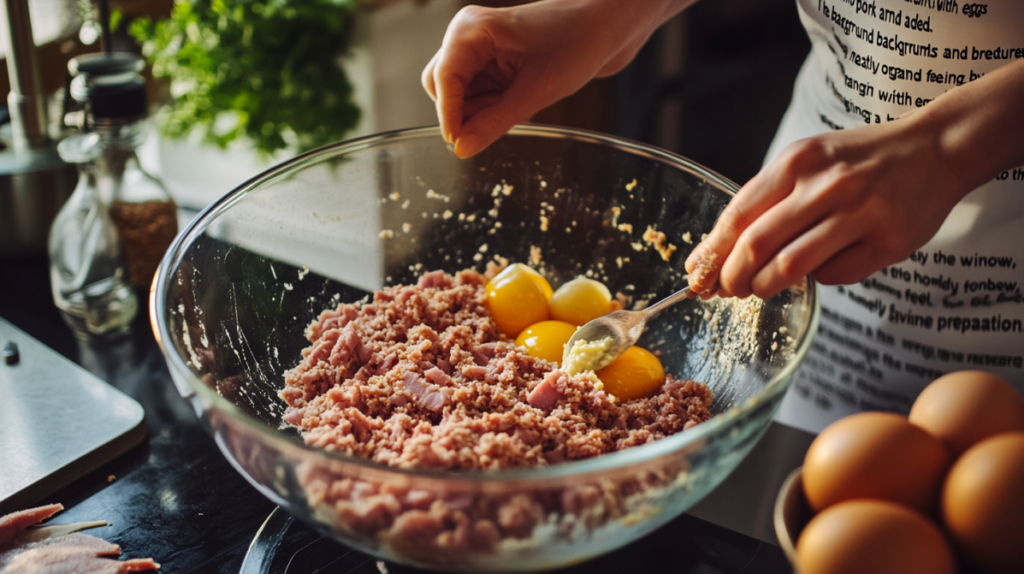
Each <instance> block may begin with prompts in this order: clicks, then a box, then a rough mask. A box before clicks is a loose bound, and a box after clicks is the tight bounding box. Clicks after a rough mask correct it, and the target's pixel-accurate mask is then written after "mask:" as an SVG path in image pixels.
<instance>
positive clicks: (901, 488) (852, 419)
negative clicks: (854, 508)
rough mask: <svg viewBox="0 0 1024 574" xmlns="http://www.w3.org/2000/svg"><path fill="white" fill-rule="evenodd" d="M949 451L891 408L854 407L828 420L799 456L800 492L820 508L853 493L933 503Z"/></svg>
mask: <svg viewBox="0 0 1024 574" xmlns="http://www.w3.org/2000/svg"><path fill="white" fill-rule="evenodd" d="M949 463H950V459H949V454H948V453H947V452H946V447H944V446H942V443H941V442H939V440H938V439H937V438H935V437H933V436H932V435H930V434H928V433H927V432H926V431H924V430H922V429H920V428H918V427H916V426H914V425H912V424H910V423H909V422H908V421H907V419H906V418H904V417H902V416H900V415H896V414H892V413H876V412H871V413H859V414H855V415H851V416H848V417H846V418H843V419H840V420H838V421H836V422H834V423H832V424H831V425H829V426H828V428H826V429H825V430H824V431H822V433H821V434H820V435H818V437H817V438H816V439H814V442H813V443H811V448H810V449H808V451H807V456H806V457H805V458H804V472H803V481H804V493H805V495H806V496H807V501H808V502H809V503H810V504H811V508H813V509H814V510H815V511H820V510H823V509H825V508H827V507H828V506H830V505H832V504H836V503H837V502H842V501H844V500H851V499H854V498H879V499H883V500H891V501H893V502H899V503H901V504H906V505H907V506H911V507H913V508H916V509H918V510H920V511H922V512H925V513H929V512H932V511H933V510H935V509H936V506H937V503H938V497H939V490H940V488H941V487H942V478H943V475H944V474H945V472H946V469H947V468H949Z"/></svg>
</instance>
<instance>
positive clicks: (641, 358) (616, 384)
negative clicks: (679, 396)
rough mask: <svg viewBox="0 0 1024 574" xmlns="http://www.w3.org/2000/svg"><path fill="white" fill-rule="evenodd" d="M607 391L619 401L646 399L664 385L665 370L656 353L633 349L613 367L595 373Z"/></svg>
mask: <svg viewBox="0 0 1024 574" xmlns="http://www.w3.org/2000/svg"><path fill="white" fill-rule="evenodd" d="M595 374H596V375H597V378H599V379H601V382H602V383H603V384H604V390H605V391H607V392H608V393H611V394H612V395H614V396H615V398H617V399H619V400H620V401H631V400H633V399H639V398H642V397H646V396H648V395H650V394H651V393H652V392H654V391H655V390H656V389H657V388H658V387H660V386H661V384H662V383H663V382H664V381H665V368H664V367H662V366H661V361H659V360H658V357H655V356H654V354H653V353H651V352H650V351H648V350H646V349H641V348H640V347H636V346H633V347H630V348H628V349H626V352H625V353H622V355H620V356H619V358H618V359H615V360H614V361H612V364H610V365H608V366H607V367H605V368H603V369H599V370H598V371H596V373H595Z"/></svg>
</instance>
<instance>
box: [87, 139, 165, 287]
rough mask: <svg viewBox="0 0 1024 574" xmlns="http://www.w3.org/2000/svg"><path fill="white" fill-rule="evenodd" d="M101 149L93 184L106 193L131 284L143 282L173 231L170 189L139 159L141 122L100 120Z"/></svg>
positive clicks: (145, 283) (146, 281)
mask: <svg viewBox="0 0 1024 574" xmlns="http://www.w3.org/2000/svg"><path fill="white" fill-rule="evenodd" d="M94 133H97V134H99V136H100V138H101V142H102V147H103V154H102V155H101V156H100V157H99V159H98V161H97V164H98V168H99V169H98V184H99V187H100V190H101V192H102V193H103V197H105V198H109V201H110V204H109V210H110V218H111V220H112V221H113V222H114V226H115V227H116V228H117V233H118V235H119V236H120V238H121V245H122V246H123V249H124V254H125V263H126V265H127V268H128V278H129V280H130V281H131V284H132V285H134V286H138V287H145V288H148V287H149V284H150V282H151V281H152V280H153V275H154V274H155V273H156V268H157V266H159V265H160V259H162V258H163V256H164V252H165V251H167V248H168V247H169V246H170V245H171V242H172V241H174V237H175V235H177V234H178V209H177V206H176V205H175V203H174V200H173V199H171V194H170V193H169V192H168V191H167V188H166V187H165V186H164V184H163V182H161V181H160V180H159V179H157V178H156V177H154V176H152V175H150V174H149V173H147V172H146V171H145V170H144V169H142V166H141V165H140V164H139V158H138V155H137V153H136V150H137V149H138V147H139V145H140V144H141V143H142V140H143V138H144V133H143V125H142V122H131V123H128V124H125V125H121V126H116V125H114V126H100V127H97V129H96V131H95V132H94Z"/></svg>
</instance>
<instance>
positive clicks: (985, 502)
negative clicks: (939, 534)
mask: <svg viewBox="0 0 1024 574" xmlns="http://www.w3.org/2000/svg"><path fill="white" fill-rule="evenodd" d="M942 518H943V521H944V522H945V524H946V528H947V529H948V530H949V533H950V536H951V537H952V538H953V541H954V544H955V545H956V547H957V548H958V550H960V552H961V554H962V555H963V556H964V557H965V558H966V559H967V561H968V562H969V563H971V564H973V565H974V566H975V567H976V568H977V570H978V571H980V572H987V573H991V574H1010V573H1015V574H1019V573H1020V572H1024V432H1008V433H1003V434H998V435H996V436H993V437H989V438H987V439H985V440H983V441H981V442H979V443H978V444H976V445H974V446H973V447H971V448H970V449H968V450H967V452H965V453H964V454H963V455H961V456H960V458H958V459H957V461H956V462H955V463H954V464H953V467H952V468H950V470H949V474H948V475H947V477H946V482H945V485H944V486H943V489H942Z"/></svg>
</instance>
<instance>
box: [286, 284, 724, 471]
mask: <svg viewBox="0 0 1024 574" xmlns="http://www.w3.org/2000/svg"><path fill="white" fill-rule="evenodd" d="M486 281H487V278H486V277H485V276H483V275H481V274H479V273H477V272H475V271H472V270H467V271H461V272H459V273H456V274H455V275H448V274H445V273H443V272H440V271H434V272H431V273H427V274H425V275H423V276H421V277H420V279H419V282H418V283H417V285H414V286H413V285H400V286H394V287H387V288H384V289H383V290H380V291H377V292H376V293H375V294H374V296H373V299H372V301H368V302H360V303H351V304H342V305H339V306H338V307H337V308H336V309H333V310H327V311H324V312H323V313H321V314H320V317H319V318H318V319H317V320H316V321H314V322H313V323H312V324H311V325H310V327H309V328H308V329H307V332H306V336H307V338H308V339H309V341H310V342H311V343H312V345H311V346H310V347H308V348H306V349H304V350H303V352H302V355H303V359H302V361H301V363H300V364H299V365H298V366H296V367H295V368H294V369H292V370H290V371H288V372H286V373H285V383H286V386H285V388H284V389H283V390H282V391H281V393H280V394H281V397H282V398H283V399H284V400H285V401H286V402H287V404H288V408H287V410H286V412H285V414H284V420H285V421H287V422H288V423H289V424H292V425H294V426H296V427H298V428H299V429H300V431H301V432H302V436H303V438H304V439H305V441H306V442H307V443H308V444H310V445H314V446H317V447H321V448H324V449H327V450H333V451H340V452H344V453H347V454H350V455H355V456H360V457H364V458H368V459H371V460H375V461H377V462H380V463H384V464H387V465H391V466H397V467H406V468H412V467H415V468H433V469H501V468H512V467H526V466H545V465H548V464H553V463H558V462H562V461H567V460H577V459H583V458H589V457H593V456H597V455H600V454H604V453H608V452H612V451H616V450H621V449H624V448H628V447H631V446H636V445H640V444H644V443H648V442H651V441H654V440H658V439H660V438H663V437H665V436H668V435H671V434H674V433H677V432H680V431H682V430H684V429H686V428H689V427H691V426H693V425H696V424H698V423H700V422H703V421H705V420H707V419H708V418H710V413H709V412H708V406H710V404H711V392H710V391H709V390H708V388H707V387H706V386H705V385H703V384H701V383H696V382H693V381H685V382H684V381H677V380H674V379H673V378H672V376H671V375H668V376H666V380H665V384H664V385H662V387H661V388H660V389H659V390H658V391H657V393H655V394H654V395H653V396H650V397H647V398H643V399H637V400H633V401H630V402H626V403H620V402H617V401H616V400H615V399H614V397H612V396H610V395H609V394H607V393H606V392H604V391H603V390H602V389H603V387H602V384H601V382H600V380H599V379H598V378H597V377H596V376H595V375H594V374H593V372H584V373H579V374H576V375H572V376H570V375H567V374H565V373H563V372H561V371H559V370H558V366H557V365H556V364H555V363H551V362H548V361H545V360H542V359H538V358H534V357H531V356H530V355H528V354H527V353H526V350H525V349H523V348H522V347H518V346H516V345H515V344H514V343H513V342H511V341H509V340H507V338H505V337H503V336H502V335H501V334H500V332H499V330H498V328H497V326H496V325H495V323H494V321H493V320H492V319H491V317H490V315H489V313H488V311H487V306H486V296H485V292H484V285H485V283H486Z"/></svg>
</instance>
